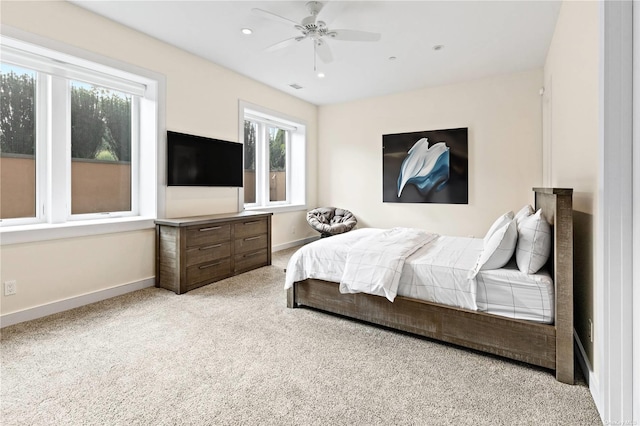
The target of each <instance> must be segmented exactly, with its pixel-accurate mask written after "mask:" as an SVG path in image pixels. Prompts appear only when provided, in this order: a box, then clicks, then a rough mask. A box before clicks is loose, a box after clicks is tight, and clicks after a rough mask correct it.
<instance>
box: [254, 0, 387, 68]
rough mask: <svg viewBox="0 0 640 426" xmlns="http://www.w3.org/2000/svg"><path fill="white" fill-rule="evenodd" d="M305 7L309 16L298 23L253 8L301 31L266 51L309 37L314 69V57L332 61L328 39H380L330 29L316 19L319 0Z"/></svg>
mask: <svg viewBox="0 0 640 426" xmlns="http://www.w3.org/2000/svg"><path fill="white" fill-rule="evenodd" d="M305 7H306V8H307V12H308V13H309V16H307V17H306V18H304V19H303V20H302V21H301V22H300V23H297V22H295V21H293V20H291V19H289V18H285V17H283V16H280V15H277V14H275V13H273V12H269V11H268V10H264V9H259V8H254V9H252V11H253V12H254V13H255V14H257V15H260V16H262V17H263V18H266V19H270V20H274V21H278V22H281V23H284V24H287V25H293V27H294V28H295V29H296V30H297V31H299V32H300V33H302V34H301V35H299V36H296V37H293V38H290V39H287V40H283V41H280V42H278V43H276V44H274V45H271V46H269V47H267V48H266V49H265V50H266V51H267V52H272V51H274V50H278V49H282V48H285V47H287V46H290V45H292V44H295V43H298V42H301V41H303V40H306V39H309V40H311V41H312V42H313V58H314V61H313V69H314V71H315V70H316V60H315V59H316V57H318V58H320V60H321V61H322V62H324V63H330V62H332V61H333V54H332V53H331V48H330V47H329V45H328V44H327V42H326V41H327V40H328V39H333V40H342V41H378V40H380V34H378V33H372V32H367V31H359V30H347V29H336V30H330V29H329V28H328V27H327V24H326V22H324V21H320V20H318V19H317V18H318V15H319V14H320V12H321V11H322V8H323V7H324V4H323V3H322V2H319V1H310V2H307V3H306V5H305Z"/></svg>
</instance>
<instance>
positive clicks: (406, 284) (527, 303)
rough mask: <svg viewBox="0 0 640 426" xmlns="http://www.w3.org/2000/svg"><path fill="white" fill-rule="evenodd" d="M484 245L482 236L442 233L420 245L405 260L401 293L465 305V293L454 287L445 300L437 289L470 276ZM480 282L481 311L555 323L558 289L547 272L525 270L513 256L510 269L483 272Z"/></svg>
mask: <svg viewBox="0 0 640 426" xmlns="http://www.w3.org/2000/svg"><path fill="white" fill-rule="evenodd" d="M482 245H483V241H482V239H480V238H464V237H448V236H440V237H439V238H438V240H437V241H436V242H435V243H434V244H432V245H430V246H425V247H422V248H420V249H418V250H417V251H416V252H415V253H414V254H413V255H412V256H411V257H410V258H409V259H407V262H406V263H405V266H404V268H405V270H404V271H403V275H402V278H401V279H400V286H399V288H398V295H401V296H407V297H412V298H416V299H421V300H428V301H432V302H437V303H442V304H445V305H450V306H461V304H460V303H459V298H460V297H461V295H460V294H459V293H457V292H454V291H451V292H450V293H449V298H448V299H444V300H443V299H442V298H441V297H440V299H438V298H434V297H433V288H434V286H441V285H444V286H446V285H447V283H448V282H450V281H451V276H452V275H455V274H460V273H462V272H464V273H465V274H466V273H467V272H468V271H469V270H470V269H471V268H473V265H474V264H475V261H476V259H477V258H478V256H479V254H480V252H481V251H482ZM441 283H444V284H441ZM475 284H476V293H475V301H476V305H477V310H478V311H482V312H487V313H490V314H495V315H500V316H504V317H509V318H516V319H523V320H528V321H535V322H541V323H547V324H550V323H552V322H553V316H554V315H553V307H554V303H553V298H554V287H553V280H552V279H551V276H550V275H549V273H548V272H547V271H544V270H543V271H540V272H539V273H537V274H533V275H527V274H524V273H522V272H520V271H519V270H518V268H517V267H516V264H515V261H514V260H513V259H512V261H511V262H509V264H507V265H506V266H505V267H504V268H501V269H494V270H487V271H480V272H479V273H478V275H477V276H476V283H475ZM440 293H441V294H442V291H440Z"/></svg>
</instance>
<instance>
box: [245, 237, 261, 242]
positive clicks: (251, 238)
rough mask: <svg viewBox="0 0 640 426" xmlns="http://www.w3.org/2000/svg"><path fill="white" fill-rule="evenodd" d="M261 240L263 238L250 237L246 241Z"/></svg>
mask: <svg viewBox="0 0 640 426" xmlns="http://www.w3.org/2000/svg"><path fill="white" fill-rule="evenodd" d="M260 238H262V237H261V236H257V237H249V238H245V239H244V240H245V241H253V240H259V239H260Z"/></svg>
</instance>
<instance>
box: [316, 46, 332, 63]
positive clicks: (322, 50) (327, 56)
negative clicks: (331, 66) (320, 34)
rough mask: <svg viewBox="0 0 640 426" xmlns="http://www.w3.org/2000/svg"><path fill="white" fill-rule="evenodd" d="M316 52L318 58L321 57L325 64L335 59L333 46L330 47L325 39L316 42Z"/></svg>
mask: <svg viewBox="0 0 640 426" xmlns="http://www.w3.org/2000/svg"><path fill="white" fill-rule="evenodd" d="M316 54H317V55H318V58H320V60H321V61H322V62H324V63H325V64H328V63H329V62H331V61H333V54H332V53H331V48H329V45H328V44H327V43H325V42H323V41H317V42H316Z"/></svg>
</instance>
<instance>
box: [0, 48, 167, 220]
mask: <svg viewBox="0 0 640 426" xmlns="http://www.w3.org/2000/svg"><path fill="white" fill-rule="evenodd" d="M0 41H1V42H2V43H1V49H2V50H1V53H2V56H1V59H0V107H1V108H0V113H1V117H0V170H1V172H2V176H1V180H0V224H1V225H2V226H3V227H10V226H12V225H30V224H40V225H42V224H62V223H78V222H85V223H86V222H87V221H92V220H96V219H100V220H102V219H105V218H113V219H114V220H116V221H117V220H118V219H117V218H134V217H137V216H149V217H154V216H155V213H156V196H155V192H156V181H157V179H156V167H155V166H153V165H149V162H147V164H146V165H145V166H144V167H141V163H142V162H141V161H140V157H141V155H145V156H147V157H148V158H149V159H152V163H155V161H156V149H157V126H158V123H157V94H158V82H157V81H155V80H153V79H150V78H149V77H146V76H141V75H137V74H133V73H131V72H129V71H124V70H122V69H117V68H113V67H111V66H108V65H105V64H103V63H98V62H93V61H89V60H87V59H84V58H80V57H75V56H71V55H69V54H67V53H63V52H59V51H56V50H52V49H49V48H46V47H43V46H38V45H35V44H31V43H27V42H24V41H21V40H17V39H13V38H9V37H5V36H3V37H2V40H0ZM143 187H144V191H143V190H142V188H143ZM150 194H153V195H150Z"/></svg>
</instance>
